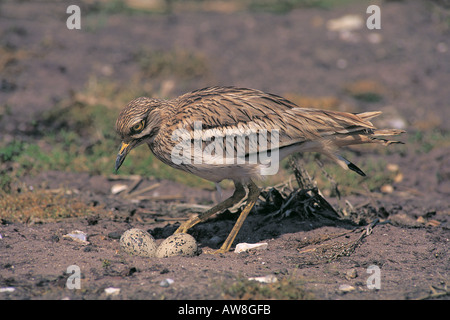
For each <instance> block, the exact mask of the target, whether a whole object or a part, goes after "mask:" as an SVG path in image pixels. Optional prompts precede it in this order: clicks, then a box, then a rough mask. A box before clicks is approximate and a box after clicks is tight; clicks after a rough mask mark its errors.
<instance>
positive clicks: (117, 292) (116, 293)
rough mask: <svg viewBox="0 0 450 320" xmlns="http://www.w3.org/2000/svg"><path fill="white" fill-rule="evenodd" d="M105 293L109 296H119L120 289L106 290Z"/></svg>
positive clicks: (110, 288) (111, 288)
mask: <svg viewBox="0 0 450 320" xmlns="http://www.w3.org/2000/svg"><path fill="white" fill-rule="evenodd" d="M105 293H106V295H107V296H117V295H118V294H119V293H120V288H113V287H109V288H105Z"/></svg>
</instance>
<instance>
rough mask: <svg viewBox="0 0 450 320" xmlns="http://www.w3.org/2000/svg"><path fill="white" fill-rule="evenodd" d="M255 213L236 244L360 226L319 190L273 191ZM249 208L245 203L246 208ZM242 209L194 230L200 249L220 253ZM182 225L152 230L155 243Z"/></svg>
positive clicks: (216, 218) (263, 194)
mask: <svg viewBox="0 0 450 320" xmlns="http://www.w3.org/2000/svg"><path fill="white" fill-rule="evenodd" d="M262 198H264V199H265V201H264V200H261V199H260V200H259V201H258V203H257V204H256V205H255V207H254V208H253V209H252V211H251V212H250V214H249V215H248V217H247V219H246V220H245V222H244V224H243V226H242V228H241V229H240V231H239V233H238V235H237V236H236V239H235V241H234V244H237V243H239V242H248V243H256V242H261V241H264V240H268V239H273V238H278V237H280V236H282V235H284V234H289V233H296V232H301V231H310V230H314V229H317V228H321V227H324V226H333V227H338V228H342V229H345V230H352V229H355V228H357V227H358V226H360V224H357V223H355V222H354V221H353V220H351V219H348V218H343V217H341V216H340V214H339V213H338V212H337V211H336V210H335V209H334V208H333V207H332V206H331V205H330V204H329V203H328V201H326V200H325V199H324V198H323V197H322V196H321V195H320V193H319V192H318V190H317V188H312V189H298V190H295V191H294V192H292V193H291V194H290V195H288V196H287V197H284V196H283V195H281V194H280V193H279V192H278V191H277V190H276V189H274V188H272V189H270V190H268V191H267V192H263V193H262ZM243 205H245V202H244V204H243ZM241 209H242V207H241V208H238V210H237V211H236V212H231V211H229V210H225V211H224V212H223V213H221V214H218V215H217V216H215V217H214V218H210V219H208V220H207V221H205V222H201V223H199V224H197V225H195V226H194V227H192V228H191V229H189V231H188V233H189V234H191V235H192V236H193V237H194V238H195V239H196V240H197V242H198V244H199V246H200V247H209V248H211V249H218V248H219V247H220V246H221V244H222V243H223V241H224V240H225V239H226V238H227V236H228V234H229V232H230V231H231V229H232V228H233V225H234V224H235V222H236V220H237V218H238V217H239V214H240V212H241ZM178 226H179V224H171V225H167V226H165V227H162V228H154V229H151V230H148V231H149V232H150V233H151V234H152V236H153V237H154V238H155V239H164V238H167V237H169V236H170V235H172V234H173V233H174V232H175V230H176V229H177V228H178Z"/></svg>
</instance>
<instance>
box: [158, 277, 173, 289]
mask: <svg viewBox="0 0 450 320" xmlns="http://www.w3.org/2000/svg"><path fill="white" fill-rule="evenodd" d="M172 283H174V280H173V279H170V278H167V279H164V280H162V281H161V282H160V283H159V286H160V287H163V288H167V287H169V286H170V285H171V284H172Z"/></svg>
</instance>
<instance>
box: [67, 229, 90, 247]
mask: <svg viewBox="0 0 450 320" xmlns="http://www.w3.org/2000/svg"><path fill="white" fill-rule="evenodd" d="M63 238H64V239H68V240H73V241H76V242H78V243H81V244H83V245H88V244H89V241H87V233H85V232H83V231H80V230H74V231H72V232H70V233H68V234H65V235H63Z"/></svg>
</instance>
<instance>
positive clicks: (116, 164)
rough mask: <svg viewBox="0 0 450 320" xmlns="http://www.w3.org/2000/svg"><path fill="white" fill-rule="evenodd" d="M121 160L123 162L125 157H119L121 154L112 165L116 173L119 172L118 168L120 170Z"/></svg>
mask: <svg viewBox="0 0 450 320" xmlns="http://www.w3.org/2000/svg"><path fill="white" fill-rule="evenodd" d="M123 160H125V156H124V155H121V154H119V155H117V158H116V163H115V165H114V169H115V171H116V173H117V172H118V171H119V168H120V166H121V165H122V163H123Z"/></svg>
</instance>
